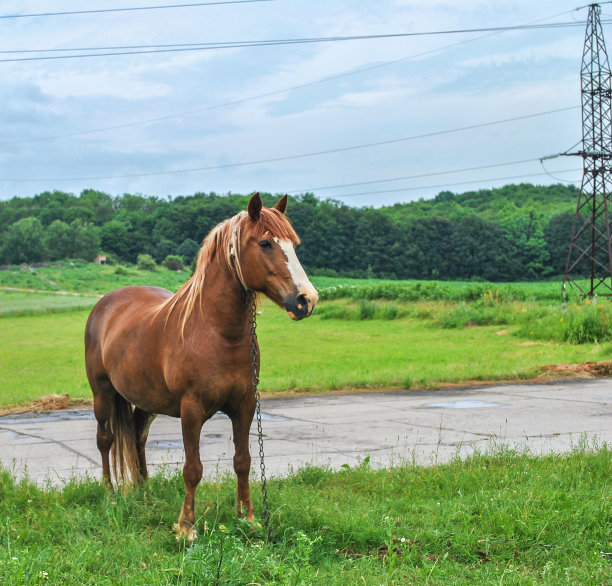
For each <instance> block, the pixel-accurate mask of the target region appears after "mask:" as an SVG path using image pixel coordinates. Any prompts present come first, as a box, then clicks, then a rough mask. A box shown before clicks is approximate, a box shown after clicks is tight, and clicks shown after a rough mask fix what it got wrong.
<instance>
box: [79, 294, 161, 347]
mask: <svg viewBox="0 0 612 586" xmlns="http://www.w3.org/2000/svg"><path fill="white" fill-rule="evenodd" d="M171 296H172V293H171V292H170V291H168V290H167V289H162V288H161V287H140V286H130V287H122V288H120V289H115V290H114V291H111V292H110V293H107V294H106V295H105V296H104V297H102V299H100V301H98V302H97V303H96V305H94V307H93V309H92V310H91V313H90V314H89V319H88V320H87V326H86V327H85V347H88V346H90V345H92V344H96V343H101V342H102V341H103V340H104V338H105V337H106V336H107V335H108V330H109V328H111V327H114V326H116V325H117V324H118V323H121V324H123V326H124V327H130V322H142V320H143V319H144V318H145V317H146V316H151V318H152V317H153V316H154V314H155V312H156V310H157V309H158V308H159V306H160V305H161V304H162V303H163V302H164V301H166V300H167V299H168V298H169V297H171Z"/></svg>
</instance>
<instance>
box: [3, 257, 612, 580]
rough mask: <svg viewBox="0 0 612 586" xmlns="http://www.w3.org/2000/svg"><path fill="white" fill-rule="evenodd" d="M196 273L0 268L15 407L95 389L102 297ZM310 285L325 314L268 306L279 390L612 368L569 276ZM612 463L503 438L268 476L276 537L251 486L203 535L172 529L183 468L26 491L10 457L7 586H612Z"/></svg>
mask: <svg viewBox="0 0 612 586" xmlns="http://www.w3.org/2000/svg"><path fill="white" fill-rule="evenodd" d="M186 278H187V275H186V273H173V272H171V271H165V270H163V271H162V270H161V269H160V270H158V271H156V272H145V271H139V270H138V269H136V268H133V267H96V266H94V265H82V266H78V265H74V266H70V267H69V268H68V267H63V268H60V267H50V268H49V269H46V268H43V269H35V270H34V271H30V270H25V271H23V270H14V271H0V287H2V286H4V287H12V288H13V289H0V343H1V344H2V352H1V353H0V373H1V374H0V379H1V382H2V386H1V390H0V406H7V405H18V404H23V403H25V402H27V401H30V400H33V399H37V398H39V397H41V396H43V395H48V394H50V393H58V394H59V393H68V394H69V395H70V397H71V398H73V399H77V398H80V397H82V398H89V397H90V390H89V388H88V385H87V382H86V379H85V375H84V366H83V330H84V325H85V321H86V319H87V315H88V311H89V307H91V305H93V303H95V301H96V299H97V298H98V297H97V296H98V295H99V294H101V293H104V292H106V291H108V290H111V289H113V288H115V287H117V286H122V285H126V284H144V283H146V284H157V285H162V286H165V287H168V288H170V289H173V290H176V289H177V288H178V286H180V284H182V283H183V282H184V281H185V280H186ZM313 282H314V283H315V285H316V286H317V288H318V289H319V290H320V292H321V300H322V301H321V303H320V307H319V308H318V309H317V312H316V313H315V315H313V316H312V317H311V318H309V319H308V320H304V321H302V322H299V323H295V322H292V321H291V320H289V319H288V318H287V316H286V315H285V313H284V312H283V311H282V310H280V309H279V308H277V307H276V306H274V305H272V304H271V303H270V302H266V301H264V302H262V303H261V305H260V308H259V311H260V315H259V316H258V335H259V341H260V345H261V353H262V381H261V388H262V393H263V394H264V395H278V394H281V393H283V394H286V393H304V392H326V391H330V390H341V389H379V388H403V389H406V388H413V389H416V388H423V387H426V388H440V387H444V386H445V385H451V384H468V383H473V382H489V381H516V380H525V379H531V378H540V379H541V378H543V377H545V376H548V375H546V374H545V373H544V372H543V371H542V366H544V365H549V364H559V363H569V364H572V363H581V362H585V361H606V360H611V359H612V341H610V338H609V336H610V328H609V319H608V315H609V309H608V305H607V302H604V303H601V302H595V303H589V304H587V303H585V302H583V301H581V300H576V299H574V300H570V301H569V302H568V303H567V304H566V306H565V307H563V306H562V305H561V303H560V300H559V299H558V292H559V289H560V288H559V284H558V283H541V284H532V283H530V284H490V283H437V282H427V281H421V282H419V281H410V282H397V281H373V280H348V279H335V278H334V279H330V278H325V277H319V278H313ZM15 288H21V289H28V290H29V291H24V290H21V291H16V290H14V289H15ZM59 291H70V292H71V293H76V294H75V295H66V294H59V293H57V292H59ZM305 348H307V350H308V351H307V352H306V351H305ZM611 456H612V454H611V453H610V450H609V447H608V446H606V445H603V446H601V445H596V444H592V445H586V443H585V442H580V441H579V442H578V443H577V444H576V445H575V446H574V450H573V452H571V453H569V454H564V455H549V456H541V457H538V458H535V457H532V456H531V455H530V454H529V453H527V452H520V451H516V450H514V451H513V450H509V449H508V448H506V447H504V446H503V445H491V446H490V447H489V449H488V450H487V451H486V452H484V453H475V454H474V455H472V456H470V457H469V458H467V460H465V461H460V460H459V459H456V460H455V461H453V462H451V463H449V464H443V465H437V466H434V467H417V466H414V465H412V464H411V463H410V462H398V465H397V466H395V467H393V468H391V469H387V470H376V469H373V468H371V467H370V465H369V459H368V457H367V455H365V454H364V459H363V460H362V462H361V464H360V465H358V466H354V467H352V468H351V467H348V466H345V467H343V468H342V469H341V470H340V471H338V472H333V471H332V470H329V469H325V468H315V467H310V466H306V467H304V468H302V469H300V470H296V471H294V473H292V474H291V475H290V476H289V477H287V478H282V479H281V478H273V479H270V480H269V483H268V490H269V495H270V502H271V511H272V529H273V535H272V539H271V540H269V541H268V540H267V539H266V538H265V535H264V534H263V532H262V531H261V529H258V528H257V527H256V526H255V527H253V526H250V525H248V524H244V523H241V522H239V521H237V520H236V519H235V516H234V494H235V480H234V478H233V477H230V476H224V477H219V478H218V479H216V480H215V481H213V482H206V483H202V485H201V486H200V487H199V488H198V496H197V499H198V505H197V506H198V510H199V511H201V512H202V516H201V517H200V518H199V519H198V520H197V528H198V531H199V534H200V537H199V538H198V540H197V541H196V542H195V543H193V544H188V543H186V542H184V541H179V542H177V541H176V540H175V538H174V535H173V533H172V530H171V527H172V524H173V523H174V522H175V521H176V518H175V517H176V515H177V511H178V510H179V508H180V504H181V502H182V494H183V480H182V478H181V476H180V475H179V474H176V473H170V472H168V473H159V474H157V475H155V476H154V477H152V478H151V479H150V481H149V482H148V483H146V484H145V485H144V486H143V487H141V488H138V489H132V490H129V491H126V492H125V493H121V492H118V493H109V492H107V491H106V490H105V489H104V487H103V486H101V484H100V483H99V482H98V481H97V480H94V479H74V480H72V481H69V482H67V483H66V484H65V485H63V486H59V487H58V486H54V485H51V484H49V485H48V486H43V487H41V486H36V485H35V484H33V483H31V482H29V481H28V480H27V479H24V480H21V481H15V479H14V477H13V475H12V474H11V470H10V467H9V468H7V467H6V464H5V467H4V468H3V469H0V518H2V519H3V524H2V526H1V527H0V552H1V554H0V582H1V583H3V584H9V585H12V584H42V583H45V582H47V583H62V584H96V585H99V584H117V583H119V582H121V583H126V584H136V585H137V584H153V583H154V584H232V585H233V584H264V583H265V584H326V585H327V584H358V583H364V584H385V585H392V584H411V583H414V584H449V583H452V584H535V583H537V584H551V585H552V584H555V585H558V584H593V585H595V584H605V583H611V582H612V565H611V564H612V561H611V560H612V541H611V539H612V498H611V497H610V495H611V494H612V486H611V485H610V479H611V478H612V475H611V472H612V468H611V467H612V458H611ZM258 489H259V487H258V483H257V482H254V483H253V494H254V505H255V510H256V511H261V492H260V490H258ZM204 511H207V512H206V513H204Z"/></svg>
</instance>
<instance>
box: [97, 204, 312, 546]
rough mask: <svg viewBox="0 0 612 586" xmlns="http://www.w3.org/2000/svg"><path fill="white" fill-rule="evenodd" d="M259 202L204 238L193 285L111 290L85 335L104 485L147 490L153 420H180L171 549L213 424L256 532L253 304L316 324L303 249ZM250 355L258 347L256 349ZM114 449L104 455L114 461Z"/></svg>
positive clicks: (191, 507)
mask: <svg viewBox="0 0 612 586" xmlns="http://www.w3.org/2000/svg"><path fill="white" fill-rule="evenodd" d="M286 208H287V196H286V195H285V196H283V197H282V198H281V199H280V200H279V201H278V202H277V203H276V205H274V206H273V207H272V208H266V207H263V203H262V200H261V197H260V196H259V193H255V194H254V195H253V196H252V197H251V198H250V200H249V203H248V208H247V210H246V211H241V212H240V213H238V214H237V215H235V216H233V217H232V218H229V219H227V220H225V221H223V222H221V223H220V224H219V225H217V226H216V227H215V228H213V230H212V231H211V232H210V233H209V234H208V236H206V237H205V239H204V241H203V243H202V247H201V248H200V251H199V253H198V258H197V262H196V267H195V271H194V273H193V275H192V277H191V278H190V279H189V280H188V281H187V282H186V283H185V284H184V285H183V286H182V287H181V288H180V289H179V290H178V291H177V292H176V293H175V294H172V293H171V292H170V291H168V290H166V289H162V288H159V287H145V286H130V287H123V288H121V289H116V290H115V291H112V292H110V293H108V294H107V295H105V296H104V297H102V298H101V299H100V300H99V301H98V302H97V303H96V305H95V306H94V308H93V309H92V311H91V314H90V315H89V319H88V320H87V325H86V328H85V367H86V371H87V378H88V381H89V385H90V386H91V390H92V393H93V408H94V415H95V418H96V420H97V434H96V440H97V446H98V449H99V451H100V455H101V458H102V477H103V482H104V483H105V484H107V485H108V487H109V488H110V489H111V490H113V482H112V479H111V470H110V461H109V452H112V461H113V472H114V476H115V479H116V481H117V483H118V484H119V483H120V482H123V484H124V486H125V485H126V484H127V483H129V482H130V477H131V482H133V483H134V484H141V483H143V482H144V481H145V480H147V478H148V473H147V463H146V455H145V444H146V442H147V436H148V432H149V427H150V425H151V423H152V422H153V420H154V419H155V417H156V416H157V415H158V414H164V415H170V416H172V417H180V419H181V431H182V436H183V444H184V449H185V465H184V467H183V479H184V483H185V496H184V501H183V506H182V508H181V511H180V515H179V519H178V523H177V524H175V525H174V529H175V531H176V534H177V538H179V537H185V538H187V539H188V540H190V541H191V540H193V539H194V538H195V537H196V536H197V533H196V531H195V493H196V489H197V486H198V484H199V482H200V480H201V478H202V469H203V468H202V462H201V460H200V434H201V430H202V426H203V425H204V423H205V422H206V421H207V420H208V419H210V417H212V416H213V415H214V414H215V413H217V412H219V411H221V412H223V413H225V414H226V415H227V416H228V417H229V418H230V419H231V423H232V431H233V441H234V447H235V453H234V459H233V466H234V472H235V473H236V478H237V489H236V514H237V516H238V517H239V518H246V519H247V520H248V521H250V522H251V523H252V522H253V519H254V517H253V505H252V503H251V494H250V488H249V471H250V468H251V456H250V452H249V430H250V427H251V423H252V421H253V415H254V412H255V407H256V397H255V391H256V380H258V376H259V349H258V347H257V346H256V347H255V350H254V352H256V358H255V359H253V357H252V355H251V351H252V349H251V336H250V327H251V322H252V320H253V319H254V318H253V305H252V304H253V303H254V299H255V296H257V295H258V294H260V293H261V294H264V295H266V296H267V297H268V298H269V299H271V300H272V301H273V302H275V303H276V304H277V305H279V306H280V307H282V308H284V309H285V310H286V311H287V313H288V315H289V317H291V319H293V320H301V319H303V318H305V317H308V316H310V315H311V314H312V311H313V309H314V307H315V305H316V303H317V300H318V293H317V291H316V289H315V288H314V287H313V285H312V284H311V283H310V281H309V279H308V277H307V275H306V273H305V271H304V269H303V268H302V266H301V264H300V262H299V260H298V258H297V256H296V253H295V246H296V244H298V243H299V238H298V236H297V234H296V233H295V230H294V229H293V227H292V226H291V224H290V222H289V220H288V219H287V217H286V215H285V210H286ZM254 343H255V344H256V341H254ZM111 448H112V450H111Z"/></svg>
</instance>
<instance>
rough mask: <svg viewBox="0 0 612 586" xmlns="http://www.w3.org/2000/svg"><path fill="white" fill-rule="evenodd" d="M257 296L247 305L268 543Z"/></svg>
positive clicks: (270, 534) (251, 295)
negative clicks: (258, 362) (258, 358)
mask: <svg viewBox="0 0 612 586" xmlns="http://www.w3.org/2000/svg"><path fill="white" fill-rule="evenodd" d="M256 301H257V296H256V293H255V292H254V291H248V293H247V303H248V304H249V305H250V317H251V323H250V324H249V336H250V338H251V366H252V379H251V382H252V383H253V388H254V389H255V402H256V414H257V435H258V438H259V468H260V470H261V492H262V496H263V521H264V528H265V530H266V536H267V538H268V541H269V540H270V539H271V537H272V532H271V529H270V508H269V506H268V487H267V486H266V464H265V462H264V447H263V430H262V426H261V401H260V396H259V369H258V368H257V357H258V350H257V332H256V331H255V330H256V328H257V303H256Z"/></svg>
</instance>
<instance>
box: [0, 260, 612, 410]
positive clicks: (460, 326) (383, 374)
mask: <svg viewBox="0 0 612 586" xmlns="http://www.w3.org/2000/svg"><path fill="white" fill-rule="evenodd" d="M187 277H188V273H187V272H183V273H174V272H172V271H168V270H166V269H159V270H157V271H154V272H148V271H140V270H138V269H135V268H133V267H127V268H126V267H112V266H102V267H100V266H96V265H93V264H80V265H79V264H77V265H74V266H67V267H65V268H63V269H62V268H57V267H56V268H48V269H45V268H43V269H36V270H35V271H29V270H25V271H22V270H14V271H0V343H1V344H2V352H1V353H0V406H6V405H13V404H19V403H24V402H27V401H30V400H34V399H37V398H39V397H41V396H43V395H47V394H50V393H68V394H69V395H70V396H71V397H73V398H79V397H85V398H89V397H90V390H89V387H88V385H87V381H86V378H85V372H84V359H83V331H84V328H85V322H86V319H87V315H88V311H89V309H90V308H91V306H92V305H93V304H94V303H95V302H96V300H97V298H98V297H97V295H99V294H101V293H104V292H107V291H110V290H112V289H114V288H116V287H119V286H123V285H128V284H151V285H159V286H164V287H167V288H169V289H172V290H176V289H177V288H178V287H179V286H180V285H181V284H182V283H183V282H184V281H185V280H186V279H187ZM313 282H314V284H315V286H316V287H317V288H318V289H319V290H320V292H321V297H322V299H323V301H322V302H321V303H320V304H319V307H318V308H317V310H316V311H315V314H314V315H313V317H311V318H309V319H307V320H304V321H302V322H299V323H295V322H292V321H291V320H289V319H288V318H287V315H286V314H285V312H284V311H282V310H280V309H279V308H278V307H276V306H275V305H273V304H272V303H271V302H269V301H264V302H263V304H262V305H261V309H262V311H263V312H262V314H261V315H260V316H259V318H258V334H259V340H260V345H261V354H262V374H261V389H262V392H263V393H264V394H278V393H296V392H297V393H299V392H305V391H307V392H324V391H330V390H335V389H378V388H407V389H410V388H412V389H416V388H437V387H440V386H443V385H446V384H465V383H472V382H477V381H502V380H504V381H512V380H524V379H527V378H532V377H537V376H541V375H542V371H541V367H542V366H545V365H550V364H559V363H569V364H575V363H583V362H585V361H592V362H596V361H606V360H610V359H612V339H610V335H611V332H610V320H611V318H610V310H609V309H608V307H609V303H608V302H605V303H598V304H597V306H595V304H592V305H586V304H582V305H575V304H574V305H572V306H571V307H569V308H568V309H562V308H561V304H560V303H559V300H558V298H557V297H556V295H557V292H558V291H559V284H558V283H527V284H524V283H510V284H491V283H444V282H434V281H431V282H428V281H420V282H419V281H382V280H365V279H364V280H349V279H337V278H329V277H313ZM3 286H4V287H24V288H30V289H36V290H42V289H44V290H46V291H48V292H46V293H45V292H43V293H40V292H32V293H28V292H23V291H12V290H6V289H4V290H3V289H1V287H3ZM45 288H46V289H45ZM54 290H55V291H57V290H67V291H77V292H79V294H77V295H60V294H55V293H52V292H51V291H54ZM92 293H93V294H92ZM551 296H552V297H553V299H555V300H551ZM568 342H571V343H568Z"/></svg>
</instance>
